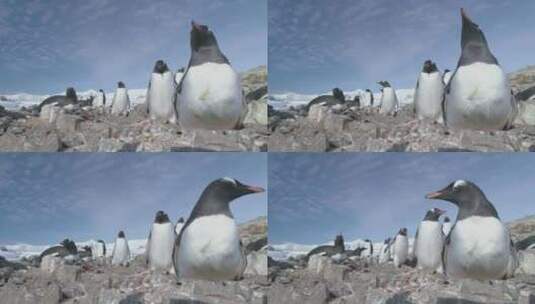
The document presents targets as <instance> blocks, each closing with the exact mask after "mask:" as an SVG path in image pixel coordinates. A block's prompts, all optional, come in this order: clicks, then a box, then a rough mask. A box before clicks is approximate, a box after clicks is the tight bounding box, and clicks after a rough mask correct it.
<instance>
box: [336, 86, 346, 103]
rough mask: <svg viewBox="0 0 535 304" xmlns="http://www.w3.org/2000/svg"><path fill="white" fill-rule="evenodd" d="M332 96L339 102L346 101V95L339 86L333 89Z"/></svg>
mask: <svg viewBox="0 0 535 304" xmlns="http://www.w3.org/2000/svg"><path fill="white" fill-rule="evenodd" d="M333 97H334V98H336V99H337V100H338V101H339V102H340V103H345V102H346V96H345V95H344V91H342V90H341V89H340V88H334V89H333Z"/></svg>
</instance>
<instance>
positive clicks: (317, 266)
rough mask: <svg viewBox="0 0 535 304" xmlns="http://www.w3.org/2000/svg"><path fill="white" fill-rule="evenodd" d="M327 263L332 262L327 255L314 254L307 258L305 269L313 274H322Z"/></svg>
mask: <svg viewBox="0 0 535 304" xmlns="http://www.w3.org/2000/svg"><path fill="white" fill-rule="evenodd" d="M328 264H332V261H331V259H330V258H329V257H326V256H323V255H321V254H315V255H313V256H311V257H310V258H309V259H308V265H307V270H308V271H309V272H310V273H311V274H314V275H319V274H322V273H323V272H324V270H325V268H326V267H327V265H328Z"/></svg>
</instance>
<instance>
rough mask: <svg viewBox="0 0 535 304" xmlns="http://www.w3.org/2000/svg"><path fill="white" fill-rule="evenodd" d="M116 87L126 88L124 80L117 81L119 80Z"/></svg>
mask: <svg viewBox="0 0 535 304" xmlns="http://www.w3.org/2000/svg"><path fill="white" fill-rule="evenodd" d="M117 87H118V88H123V89H124V88H126V86H125V85H124V82H122V81H119V82H118V83H117Z"/></svg>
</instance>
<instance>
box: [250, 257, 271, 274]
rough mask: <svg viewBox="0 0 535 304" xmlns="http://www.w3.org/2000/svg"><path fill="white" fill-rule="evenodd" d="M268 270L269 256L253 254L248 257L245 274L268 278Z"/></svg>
mask: <svg viewBox="0 0 535 304" xmlns="http://www.w3.org/2000/svg"><path fill="white" fill-rule="evenodd" d="M267 269H268V266H267V255H266V254H265V253H258V252H251V253H249V254H248V255H247V268H246V269H245V274H249V275H258V276H267V272H268V270H267Z"/></svg>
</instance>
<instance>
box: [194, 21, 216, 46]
mask: <svg viewBox="0 0 535 304" xmlns="http://www.w3.org/2000/svg"><path fill="white" fill-rule="evenodd" d="M190 44H191V49H192V50H193V51H198V50H199V49H200V48H201V47H210V46H214V45H216V46H217V40H216V39H215V36H214V33H212V31H210V29H208V26H206V25H203V24H199V23H196V22H195V21H191V32H190Z"/></svg>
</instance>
